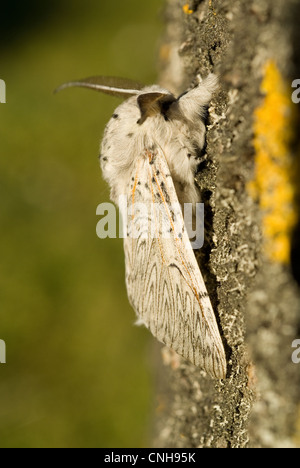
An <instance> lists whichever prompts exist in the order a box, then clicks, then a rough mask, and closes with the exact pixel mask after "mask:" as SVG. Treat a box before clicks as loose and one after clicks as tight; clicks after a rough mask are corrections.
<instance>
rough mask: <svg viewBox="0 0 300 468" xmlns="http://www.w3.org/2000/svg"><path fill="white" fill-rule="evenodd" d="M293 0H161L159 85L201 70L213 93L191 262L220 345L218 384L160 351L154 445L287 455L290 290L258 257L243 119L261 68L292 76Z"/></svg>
mask: <svg viewBox="0 0 300 468" xmlns="http://www.w3.org/2000/svg"><path fill="white" fill-rule="evenodd" d="M295 15H297V16H298V17H299V6H298V2H297V1H296V0H295V1H293V0H285V1H283V0H222V1H221V0H194V1H193V2H189V3H187V2H184V1H181V0H167V4H166V10H165V18H166V36H165V40H164V44H163V46H162V48H161V57H162V67H161V68H162V71H161V83H162V84H163V85H164V86H165V87H167V88H168V89H170V90H171V91H173V92H175V93H177V94H178V93H180V92H182V91H184V90H185V89H186V87H188V86H192V85H193V84H195V83H196V80H197V76H199V75H200V76H201V77H205V76H206V75H207V74H208V73H209V72H214V73H217V74H218V75H219V77H220V83H221V88H220V92H219V93H218V95H216V96H215V98H214V100H213V101H212V103H211V107H210V109H209V120H208V132H207V155H206V158H205V159H204V160H203V161H202V162H201V164H200V168H199V169H200V170H199V173H198V174H197V177H196V182H197V184H198V186H199V188H200V192H201V197H202V201H203V202H204V203H205V216H206V220H205V227H206V242H205V245H204V247H203V249H201V251H200V252H198V253H197V256H198V258H199V265H200V268H201V272H202V274H203V276H204V279H205V282H206V285H207V289H208V292H209V294H210V297H211V300H212V303H213V306H214V310H215V311H216V316H217V320H218V323H219V326H220V331H221V334H222V338H223V341H224V346H225V350H226V354H227V361H228V376H227V379H226V380H224V381H213V380H211V379H209V378H208V377H207V376H206V375H205V373H204V372H203V371H201V370H199V369H198V368H195V367H194V366H193V365H191V364H189V363H187V362H185V361H183V360H181V359H179V358H178V357H177V356H174V355H173V354H172V353H171V352H170V351H168V350H166V349H164V350H163V356H164V358H163V362H164V363H163V364H162V366H163V370H161V372H160V374H159V388H158V395H159V403H160V404H159V409H160V411H159V415H158V416H157V421H156V424H155V434H156V435H155V437H154V442H153V445H155V446H156V447H186V448H187V447H199V448H205V447H210V448H246V447H293V446H295V444H296V442H295V440H294V439H293V436H294V434H295V425H296V419H297V411H298V402H299V397H298V385H299V370H298V368H297V366H296V365H295V364H293V363H292V361H291V354H292V349H291V344H292V342H293V340H294V339H295V338H297V331H298V328H299V316H298V315H299V290H298V287H297V285H296V283H295V281H294V278H293V276H292V272H291V268H290V267H289V266H288V265H284V264H282V263H280V262H274V261H272V260H270V259H268V258H267V257H266V255H265V253H264V251H263V250H264V248H263V245H264V239H263V232H262V212H261V210H260V208H259V205H258V203H257V200H254V199H253V197H251V195H250V193H249V190H248V184H249V182H250V181H251V180H253V178H254V174H255V150H254V145H253V137H254V136H253V121H254V114H255V110H256V109H257V108H258V107H259V105H260V103H261V101H262V99H263V95H262V93H261V91H260V89H261V82H262V80H263V73H264V66H265V64H266V63H267V62H268V60H272V59H276V63H277V64H278V67H279V69H280V70H281V71H282V73H283V75H284V76H285V78H287V79H289V78H291V77H292V76H293V73H295V71H296V68H295V61H294V60H293V40H292V36H293V32H294V30H295V28H296V24H295V23H294V21H293V18H294V17H295Z"/></svg>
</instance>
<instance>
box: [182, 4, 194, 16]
mask: <svg viewBox="0 0 300 468" xmlns="http://www.w3.org/2000/svg"><path fill="white" fill-rule="evenodd" d="M182 9H183V11H184V13H185V14H186V15H191V14H192V13H194V12H193V10H191V9H190V6H189V4H188V3H186V4H185V5H183V7H182Z"/></svg>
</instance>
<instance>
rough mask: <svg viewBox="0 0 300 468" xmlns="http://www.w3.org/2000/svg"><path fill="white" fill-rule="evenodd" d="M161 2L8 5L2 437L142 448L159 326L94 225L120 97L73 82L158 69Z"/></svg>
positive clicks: (2, 160) (150, 78)
mask: <svg viewBox="0 0 300 468" xmlns="http://www.w3.org/2000/svg"><path fill="white" fill-rule="evenodd" d="M162 8H163V0H151V2H141V1H140V0H130V1H126V2H125V1H124V0H115V1H113V2H112V1H103V0H101V1H99V0H98V1H97V0H85V1H84V2H81V1H79V0H72V1H71V0H60V1H58V0H56V1H54V0H52V1H51V2H50V1H48V2H38V1H34V0H31V1H30V0H29V1H26V2H20V1H16V0H11V1H10V2H5V5H1V19H0V22H1V30H0V44H1V45H0V78H1V79H4V80H5V81H6V85H7V103H6V104H0V148H1V157H0V179H1V183H0V195H1V210H0V216H1V226H2V228H1V269H0V276H1V277H0V318H1V320H0V339H3V340H5V342H6V346H7V364H6V365H1V366H0V446H1V447H2V448H3V447H143V446H144V447H145V446H147V444H148V443H149V427H151V410H152V408H153V398H154V397H153V395H154V391H153V387H154V384H153V376H152V370H151V338H150V336H149V335H148V333H147V332H146V331H145V330H143V329H142V328H137V327H134V326H133V322H134V319H135V316H134V312H133V310H132V309H131V307H130V306H129V304H128V300H127V295H126V290H125V283H124V257H123V247H122V241H121V240H114V239H111V240H100V239H98V238H97V237H96V224H97V221H98V219H97V217H96V207H97V205H98V204H99V203H101V202H104V201H108V199H109V190H108V187H107V186H106V184H105V183H104V182H103V181H102V178H101V172H100V169H99V165H98V159H97V156H98V153H99V142H100V139H101V135H102V132H103V130H104V126H105V124H106V122H107V121H108V119H109V118H110V116H111V114H112V112H113V110H114V108H115V107H116V106H117V105H118V104H119V103H120V101H118V100H117V99H115V98H112V97H109V96H104V95H103V96H102V95H101V94H98V93H93V92H90V91H88V90H83V89H71V90H66V91H64V92H62V93H61V94H58V95H53V93H52V92H53V89H54V88H56V87H57V86H58V85H60V84H61V83H63V82H65V81H69V80H72V79H76V78H84V77H86V76H90V75H95V74H103V75H116V76H124V77H128V78H133V79H136V80H139V81H142V82H145V83H151V82H155V81H156V71H157V69H156V57H157V50H158V45H159V38H160V34H161V31H162V21H161V16H162Z"/></svg>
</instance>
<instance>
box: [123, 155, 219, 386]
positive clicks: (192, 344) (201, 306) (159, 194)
mask: <svg viewBox="0 0 300 468" xmlns="http://www.w3.org/2000/svg"><path fill="white" fill-rule="evenodd" d="M138 179H139V182H140V187H144V189H143V190H142V191H141V190H137V186H133V187H130V189H129V193H128V200H129V205H132V204H133V205H134V204H135V203H143V204H144V205H146V207H147V209H146V212H149V213H154V219H153V220H152V222H153V223H154V225H155V226H156V234H158V235H157V236H155V237H154V238H152V237H151V235H149V233H148V237H146V238H145V237H144V236H140V237H137V238H135V239H132V238H127V239H125V241H124V248H125V258H126V284H127V289H128V296H129V299H130V302H131V304H132V306H133V308H134V309H135V311H136V313H137V315H138V317H139V319H140V322H141V323H143V324H144V325H145V326H146V327H147V328H149V330H150V331H151V332H152V333H153V335H154V336H156V338H157V339H158V340H159V341H161V342H162V343H164V344H166V345H167V346H169V347H171V348H172V349H174V350H175V351H176V352H177V353H178V354H180V355H181V356H183V357H184V358H186V359H188V360H189V361H191V362H192V363H193V364H195V365H196V366H199V367H202V368H203V369H205V370H206V372H207V373H208V374H209V375H210V376H212V377H214V378H219V379H221V378H225V376H226V359H225V352H224V348H223V344H222V340H221V337H220V333H219V330H218V326H217V322H216V318H215V315H214V312H213V309H212V306H211V302H210V299H209V297H208V294H207V291H206V287H205V284H204V281H203V278H202V275H201V272H200V270H199V267H198V264H197V261H196V258H195V255H194V252H193V250H192V247H191V244H190V241H189V238H188V234H187V230H186V228H185V225H184V220H183V216H182V212H181V210H180V209H179V210H178V209H176V208H175V211H176V216H175V213H174V209H173V207H176V206H177V207H178V206H179V202H178V198H177V195H176V191H175V188H174V184H173V181H172V178H171V177H170V171H169V168H168V164H167V162H166V159H165V156H164V155H163V153H162V152H161V151H157V153H156V154H155V155H153V157H152V160H151V164H150V163H149V160H148V159H145V160H144V162H143V164H142V165H140V167H139V172H138ZM146 187H148V188H146ZM158 202H159V204H160V206H161V208H162V209H163V210H164V212H165V213H164V214H165V215H164V216H163V220H164V221H163V226H161V221H160V219H159V218H158V215H157V213H158V212H157V210H155V209H153V205H154V204H155V203H158ZM175 218H176V219H175ZM131 221H132V223H133V224H135V223H138V222H139V219H138V217H137V218H132V219H131ZM132 231H134V229H132ZM166 232H168V234H169V235H168V236H165V235H164V233H166Z"/></svg>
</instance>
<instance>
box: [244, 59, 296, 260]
mask: <svg viewBox="0 0 300 468" xmlns="http://www.w3.org/2000/svg"><path fill="white" fill-rule="evenodd" d="M262 92H263V93H264V95H265V97H264V100H263V102H262V104H261V106H260V107H259V108H257V109H256V111H255V119H254V120H255V121H254V147H255V154H256V156H255V179H254V180H253V181H252V182H250V184H249V190H250V193H251V195H252V196H253V197H254V198H255V199H257V200H258V202H259V205H260V208H261V210H262V213H263V233H264V243H265V245H264V247H265V253H266V255H267V256H268V257H269V258H270V259H271V260H273V261H275V262H280V263H288V262H289V259H290V249H291V235H292V231H293V228H294V226H295V224H296V221H297V219H296V210H295V206H294V201H295V189H294V187H293V169H294V167H293V158H292V155H291V144H292V140H293V129H294V115H293V114H294V112H293V104H292V101H291V91H290V87H289V86H288V85H287V84H286V83H285V81H284V79H283V77H282V76H281V74H280V71H279V70H278V68H277V66H276V63H275V62H273V61H270V62H268V63H267V65H266V67H265V76H264V80H263V82H262Z"/></svg>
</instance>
